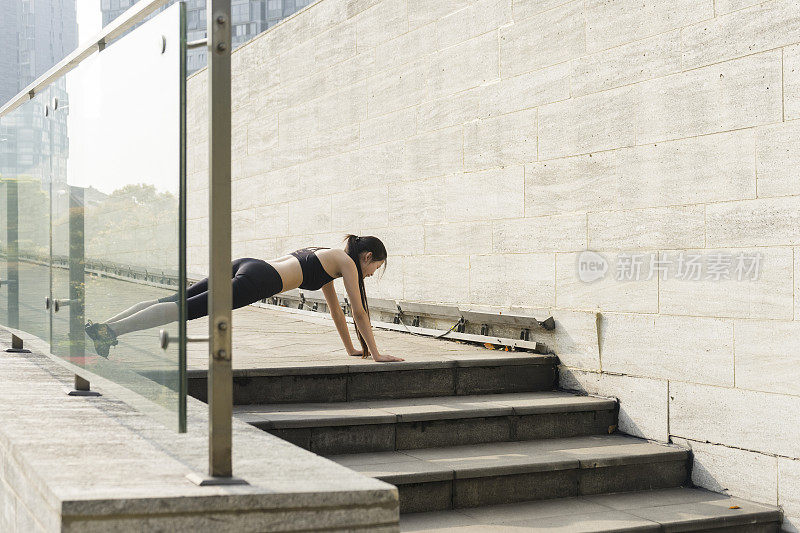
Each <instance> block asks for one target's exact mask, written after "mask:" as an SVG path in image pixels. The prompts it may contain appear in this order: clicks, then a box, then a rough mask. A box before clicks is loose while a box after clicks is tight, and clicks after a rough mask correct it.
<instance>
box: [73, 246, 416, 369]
mask: <svg viewBox="0 0 800 533" xmlns="http://www.w3.org/2000/svg"><path fill="white" fill-rule="evenodd" d="M343 242H345V245H344V248H323V247H313V248H302V249H300V250H296V251H294V252H291V253H290V254H288V255H284V256H281V257H278V258H277V259H273V260H270V261H264V260H261V259H254V258H252V257H243V258H240V259H236V260H234V261H233V262H232V264H231V267H232V273H231V277H232V280H231V283H232V294H233V305H232V308H233V309H237V308H239V307H244V306H245V305H249V304H251V303H254V302H257V301H259V300H262V299H264V298H269V297H270V296H273V295H275V294H278V293H281V292H284V291H288V290H292V289H295V288H300V289H306V290H312V291H313V290H318V289H320V288H321V289H322V293H323V294H324V295H325V301H326V302H327V303H328V309H329V310H330V313H331V316H332V317H333V322H334V324H336V329H337V330H338V332H339V336H340V337H341V338H342V342H343V343H344V346H345V348H346V349H347V353H348V355H360V356H362V357H365V358H366V357H369V356H370V355H372V358H373V359H374V360H375V361H403V359H401V358H400V357H392V356H391V355H387V354H381V353H380V352H378V347H377V346H376V344H375V338H374V337H373V335H372V324H371V323H370V320H369V306H368V305H367V296H366V292H365V291H364V278H365V277H368V276H371V275H372V274H373V273H374V272H375V271H376V270H377V269H378V268H380V267H381V266H382V265H385V263H386V248H385V247H384V245H383V243H382V242H381V240H380V239H378V238H377V237H373V236H365V237H357V236H355V235H347V237H345V239H344V241H343ZM339 277H341V278H343V281H344V288H345V290H346V291H347V294H348V296H349V297H350V302H351V303H350V306H351V309H352V314H353V324H354V325H355V329H356V335H357V336H358V340H359V341H360V343H361V350H357V349H356V348H355V347H354V346H353V343H352V341H351V339H350V334H349V332H348V330H347V321H346V320H345V316H344V312H343V311H342V309H341V307H340V306H339V299H338V297H337V296H336V291H335V290H334V288H333V280H334V279H336V278H339ZM186 298H187V300H186V314H187V316H186V319H187V320H194V319H195V318H200V317H202V316H206V315H207V314H208V278H205V279H203V280H201V281H198V282H197V283H195V284H193V285H191V286H190V287H188V288H187V289H186ZM177 302H178V293H177V292H176V293H175V294H173V295H171V296H166V297H164V298H159V299H158V300H151V301H145V302H140V303H138V304H136V305H134V306H132V307H130V308H128V309H126V310H125V311H123V312H122V313H120V314H118V315H115V316H113V317H111V318H109V319H108V320H106V321H105V322H100V323H93V322H92V321H91V320H90V321H89V322H87V324H86V328H85V329H86V333H87V335H89V337H90V338H91V339H92V340H93V341H94V346H95V351H96V352H97V353H98V354H99V355H102V356H103V357H108V352H109V349H110V347H111V346H114V345H116V344H118V341H117V337H119V336H120V335H124V334H126V333H130V332H131V331H139V330H142V329H148V328H154V327H156V326H161V325H163V324H168V323H170V322H175V321H177V320H178V318H179V308H178V305H177Z"/></svg>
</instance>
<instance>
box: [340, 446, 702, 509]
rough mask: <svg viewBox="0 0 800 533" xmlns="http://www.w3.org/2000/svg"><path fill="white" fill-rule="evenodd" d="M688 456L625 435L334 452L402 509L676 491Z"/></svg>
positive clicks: (679, 450) (676, 449)
mask: <svg viewBox="0 0 800 533" xmlns="http://www.w3.org/2000/svg"><path fill="white" fill-rule="evenodd" d="M689 457H690V456H689V451H688V450H685V449H683V448H679V447H677V446H673V445H664V444H656V443H652V442H648V441H646V440H643V439H638V438H635V437H628V436H623V435H596V436H589V437H573V438H567V439H546V440H537V441H520V442H497V443H489V444H472V445H468V446H450V447H443V448H426V449H420V450H402V451H393V452H378V453H362V454H347V455H334V456H330V457H329V458H330V459H331V460H333V461H336V462H337V463H339V464H342V465H344V466H346V467H348V468H351V469H353V470H356V471H358V472H361V473H362V474H365V475H368V476H371V477H374V478H377V479H380V480H382V481H386V482H388V483H392V484H394V485H396V486H397V488H398V490H399V492H400V511H401V512H420V511H440V510H446V509H452V508H461V507H477V506H481V505H495V504H499V503H514V502H521V501H529V500H542V499H551V498H566V497H571V496H582V495H591V494H603V493H609V492H624V491H635V490H651V489H662V488H672V487H679V486H681V485H683V484H684V483H685V482H686V481H687V472H688V466H689V460H690V459H689Z"/></svg>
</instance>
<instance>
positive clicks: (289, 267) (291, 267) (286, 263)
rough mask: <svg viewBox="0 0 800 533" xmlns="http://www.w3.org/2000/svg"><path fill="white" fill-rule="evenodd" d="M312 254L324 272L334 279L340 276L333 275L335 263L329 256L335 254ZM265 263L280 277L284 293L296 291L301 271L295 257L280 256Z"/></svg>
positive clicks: (299, 283)
mask: <svg viewBox="0 0 800 533" xmlns="http://www.w3.org/2000/svg"><path fill="white" fill-rule="evenodd" d="M314 253H315V254H316V255H317V258H318V259H319V262H320V263H321V264H322V268H324V269H325V272H328V273H329V274H330V275H331V276H332V277H334V278H337V277H340V276H341V273H336V274H334V272H336V271H337V268H336V261H335V259H334V258H333V257H330V254H332V253H336V252H335V251H333V249H327V250H316V251H315V252H314ZM266 262H267V263H269V264H270V265H272V266H273V267H274V268H275V270H277V271H278V274H280V275H281V281H282V282H283V290H284V291H290V290H292V289H296V288H297V287H299V286H300V285H301V284H302V283H303V269H302V268H301V267H300V260H299V259H297V258H296V257H295V256H293V255H289V254H287V255H282V256H280V257H278V258H277V259H270V260H267V261H266Z"/></svg>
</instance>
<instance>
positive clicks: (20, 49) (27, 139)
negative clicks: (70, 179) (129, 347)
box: [0, 0, 78, 178]
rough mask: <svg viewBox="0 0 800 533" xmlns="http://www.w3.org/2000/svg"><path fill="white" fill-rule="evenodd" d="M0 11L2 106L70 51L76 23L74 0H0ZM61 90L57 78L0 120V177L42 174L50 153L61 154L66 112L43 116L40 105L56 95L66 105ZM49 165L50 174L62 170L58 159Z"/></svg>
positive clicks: (62, 88)
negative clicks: (42, 92)
mask: <svg viewBox="0 0 800 533" xmlns="http://www.w3.org/2000/svg"><path fill="white" fill-rule="evenodd" d="M0 13H2V16H0V104H2V103H5V102H7V101H8V100H10V99H11V98H12V97H14V96H15V95H16V94H17V93H19V92H20V91H22V90H23V89H25V87H27V86H28V85H29V84H31V83H32V82H33V81H35V80H36V78H38V77H39V76H41V75H42V74H44V73H45V72H46V71H47V70H48V69H50V68H51V67H52V66H53V65H55V64H56V63H58V62H59V61H61V60H62V59H63V58H64V57H65V56H66V55H67V54H69V53H70V52H72V50H74V49H75V47H76V46H77V45H78V23H77V20H76V12H75V0H0ZM65 89H66V87H65V83H64V80H63V79H62V80H60V81H57V82H55V83H53V84H52V86H51V87H50V89H48V94H45V95H42V98H40V99H38V100H37V102H36V103H34V104H29V105H25V106H23V107H20V108H18V109H17V110H16V111H15V112H14V113H13V114H12V115H10V116H7V117H3V119H2V121H0V177H2V176H17V175H31V177H34V178H45V177H47V176H48V175H49V168H50V166H49V163H50V160H49V159H48V156H49V154H50V153H51V152H58V153H66V143H67V131H66V130H67V113H66V112H61V113H56V114H54V115H51V116H50V117H48V120H45V103H44V102H45V99H47V101H51V100H52V99H53V98H59V100H60V101H61V104H63V107H66V90H65ZM39 102H41V103H39ZM45 162H47V163H48V164H47V165H45ZM53 168H54V174H55V175H60V174H61V170H62V166H61V165H60V162H59V161H53ZM45 171H47V172H45Z"/></svg>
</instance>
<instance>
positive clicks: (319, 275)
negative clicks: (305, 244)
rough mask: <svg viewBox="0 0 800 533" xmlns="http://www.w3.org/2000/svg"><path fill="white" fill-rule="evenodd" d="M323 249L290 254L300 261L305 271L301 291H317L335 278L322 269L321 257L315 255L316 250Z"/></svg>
mask: <svg viewBox="0 0 800 533" xmlns="http://www.w3.org/2000/svg"><path fill="white" fill-rule="evenodd" d="M321 248H322V247H315V248H300V249H299V250H296V251H294V252H291V254H290V255H293V256H295V257H296V258H297V259H298V260H299V261H300V269H301V270H302V271H303V283H301V284H300V288H301V289H305V290H307V291H316V290H319V289H320V288H321V287H322V286H323V285H325V284H326V283H328V282H329V281H332V280H333V277H331V275H330V274H328V273H327V272H326V271H325V269H324V268H322V263H320V261H319V257H317V256H316V254H315V253H314V250H319V249H321Z"/></svg>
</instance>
